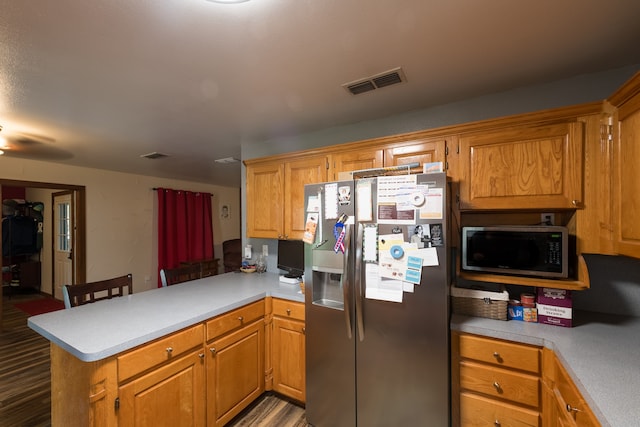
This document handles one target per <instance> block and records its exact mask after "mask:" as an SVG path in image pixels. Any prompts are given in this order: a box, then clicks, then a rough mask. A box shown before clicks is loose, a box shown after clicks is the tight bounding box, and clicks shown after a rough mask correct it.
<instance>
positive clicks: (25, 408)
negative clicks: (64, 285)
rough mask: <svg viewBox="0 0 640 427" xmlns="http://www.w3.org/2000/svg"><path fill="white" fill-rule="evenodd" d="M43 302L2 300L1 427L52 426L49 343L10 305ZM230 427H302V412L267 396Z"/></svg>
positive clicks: (23, 296) (28, 297) (24, 296)
mask: <svg viewBox="0 0 640 427" xmlns="http://www.w3.org/2000/svg"><path fill="white" fill-rule="evenodd" d="M34 298H43V296H42V295H39V294H14V295H12V296H11V297H10V298H9V296H7V295H5V296H4V298H3V314H2V324H3V330H2V331H0V349H2V351H1V352H0V427H41V426H43V427H44V426H50V425H51V373H50V365H51V363H50V358H49V341H47V340H46V339H45V338H43V337H41V336H40V335H38V334H37V333H35V332H34V331H32V330H31V329H30V328H29V327H28V326H27V318H28V317H29V315H28V314H27V313H24V312H23V311H21V310H18V309H17V308H15V307H14V306H13V304H15V303H17V302H22V301H29V300H31V299H34ZM229 426H231V427H276V426H277V427H306V426H307V423H306V421H305V417H304V408H302V407H300V406H298V405H296V404H294V403H291V402H289V401H288V400H285V399H281V398H279V397H278V396H276V395H274V394H272V393H266V394H264V395H263V396H262V397H261V398H259V399H258V400H257V401H256V402H254V403H253V404H252V405H251V406H250V407H249V408H247V409H246V410H245V411H244V412H243V413H242V414H240V415H239V416H238V417H236V418H235V419H234V420H232V421H231V423H229Z"/></svg>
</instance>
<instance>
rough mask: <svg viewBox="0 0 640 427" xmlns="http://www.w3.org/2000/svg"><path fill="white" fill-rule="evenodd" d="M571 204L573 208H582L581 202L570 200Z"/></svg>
mask: <svg viewBox="0 0 640 427" xmlns="http://www.w3.org/2000/svg"><path fill="white" fill-rule="evenodd" d="M571 204H572V205H573V206H575V207H576V208H581V207H582V202H581V201H580V200H572V201H571Z"/></svg>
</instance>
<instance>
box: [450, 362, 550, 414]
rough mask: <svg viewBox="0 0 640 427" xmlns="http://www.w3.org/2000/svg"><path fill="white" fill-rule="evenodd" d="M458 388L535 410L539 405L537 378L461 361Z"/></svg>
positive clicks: (538, 383)
mask: <svg viewBox="0 0 640 427" xmlns="http://www.w3.org/2000/svg"><path fill="white" fill-rule="evenodd" d="M460 387H461V388H462V389H465V390H471V391H475V392H478V393H482V394H485V395H488V396H492V397H498V398H501V399H508V400H511V401H512V402H516V403H521V404H523V405H529V406H533V407H536V408H537V407H538V406H539V404H540V380H539V378H538V377H536V376H533V375H529V374H525V373H522V372H514V371H508V370H506V369H500V368H494V367H491V366H486V365H480V364H478V363H473V362H467V361H463V362H460Z"/></svg>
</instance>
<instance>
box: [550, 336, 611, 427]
mask: <svg viewBox="0 0 640 427" xmlns="http://www.w3.org/2000/svg"><path fill="white" fill-rule="evenodd" d="M543 360H544V363H543V365H544V369H543V383H542V388H543V390H542V399H543V402H544V408H545V411H544V425H545V427H598V426H600V423H599V422H598V420H597V419H596V417H595V415H594V414H593V412H592V411H591V409H590V408H589V406H588V405H587V403H586V402H585V400H584V398H583V397H582V395H581V393H580V391H578V388H577V387H576V385H575V384H574V383H573V381H571V378H570V377H569V374H568V373H567V371H566V369H565V368H564V367H563V366H562V364H561V363H560V361H559V360H558V358H557V357H556V356H555V354H554V353H553V351H552V350H548V349H544V350H543Z"/></svg>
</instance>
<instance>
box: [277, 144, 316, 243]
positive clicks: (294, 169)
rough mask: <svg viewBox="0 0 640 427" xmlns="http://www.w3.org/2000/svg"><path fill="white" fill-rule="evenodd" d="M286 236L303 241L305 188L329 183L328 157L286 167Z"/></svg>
mask: <svg viewBox="0 0 640 427" xmlns="http://www.w3.org/2000/svg"><path fill="white" fill-rule="evenodd" d="M284 176H285V179H284V236H282V237H283V238H285V239H297V240H301V239H302V236H303V234H304V227H305V223H306V215H305V210H304V209H305V200H304V186H305V185H306V184H315V183H318V182H325V181H327V157H326V156H324V155H323V156H314V157H306V158H302V159H299V160H295V161H288V162H287V163H286V164H285V166H284Z"/></svg>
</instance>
